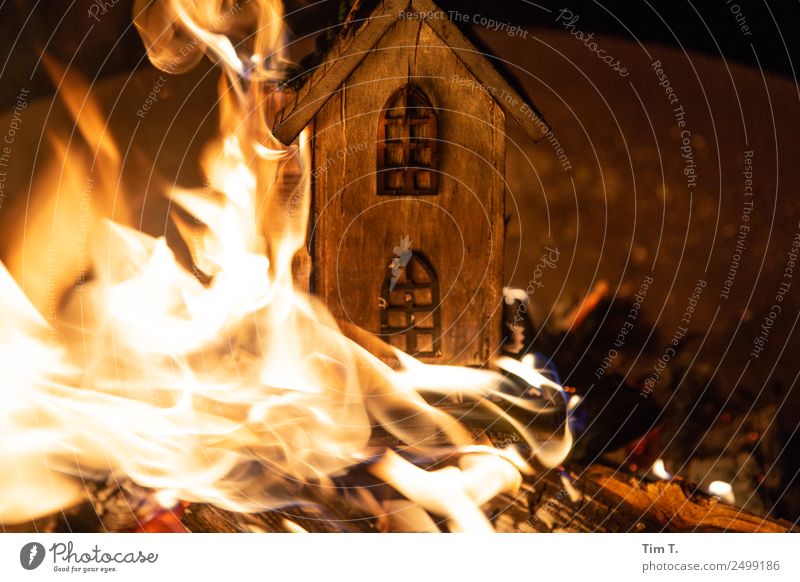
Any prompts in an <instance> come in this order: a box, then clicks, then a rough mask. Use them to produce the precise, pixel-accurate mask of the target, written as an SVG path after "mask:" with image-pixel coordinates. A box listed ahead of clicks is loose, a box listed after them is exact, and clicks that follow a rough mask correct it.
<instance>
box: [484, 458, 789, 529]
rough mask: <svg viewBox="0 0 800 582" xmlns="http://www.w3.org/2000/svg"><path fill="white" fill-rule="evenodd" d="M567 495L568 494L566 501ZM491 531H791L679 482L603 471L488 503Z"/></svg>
mask: <svg viewBox="0 0 800 582" xmlns="http://www.w3.org/2000/svg"><path fill="white" fill-rule="evenodd" d="M570 493H572V494H573V496H572V497H570ZM493 506H494V508H495V511H496V514H495V526H496V527H497V528H498V529H499V530H500V531H512V532H513V531H521V532H525V531H528V532H551V531H553V532H606V533H607V532H672V533H678V532H706V533H708V532H748V533H765V532H770V533H776V532H787V531H795V529H796V528H795V527H794V526H793V525H792V524H791V523H789V522H787V521H785V520H781V519H772V518H769V517H762V516H758V515H754V514H752V513H750V512H747V511H744V510H742V509H740V508H738V507H735V506H732V505H728V504H726V503H723V502H722V501H720V500H719V499H717V498H715V497H712V496H709V495H707V494H705V493H703V492H701V491H698V490H697V489H696V488H695V487H694V486H692V485H691V484H689V483H687V482H685V481H682V480H680V479H673V480H671V481H655V482H652V481H645V480H642V479H639V478H637V477H634V476H632V475H629V474H624V473H619V472H615V471H614V470H613V469H610V468H608V467H603V466H592V467H589V468H588V469H586V470H585V471H583V472H580V473H579V474H578V475H577V478H574V472H573V476H569V475H567V474H566V473H565V472H563V471H550V472H548V473H546V474H544V475H539V476H537V477H535V478H534V479H533V480H531V481H530V482H529V483H528V484H526V485H525V486H524V487H523V491H522V492H520V494H518V495H517V496H508V495H506V496H503V497H502V498H498V499H497V500H495V501H494V503H493Z"/></svg>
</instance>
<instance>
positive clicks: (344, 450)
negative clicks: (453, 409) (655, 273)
mask: <svg viewBox="0 0 800 582" xmlns="http://www.w3.org/2000/svg"><path fill="white" fill-rule="evenodd" d="M238 6H239V5H238V4H236V5H233V4H230V3H229V2H225V1H222V0H209V1H208V2H195V1H194V0H191V1H190V0H164V1H162V2H155V3H151V2H145V1H142V0H140V1H137V2H136V4H135V7H134V14H135V22H136V25H137V27H138V29H139V31H140V33H141V35H142V38H143V39H144V40H145V43H146V45H147V48H148V53H149V56H150V58H151V61H152V62H153V63H154V64H155V65H156V66H157V67H159V68H161V69H162V70H165V71H167V72H171V73H175V72H180V71H184V70H186V69H188V68H190V67H191V66H193V65H194V64H196V63H197V62H198V60H199V59H200V58H201V57H202V55H203V54H204V53H205V54H208V55H209V56H211V57H212V58H213V59H214V60H215V61H217V62H218V63H219V64H220V66H221V67H222V69H223V75H222V78H221V81H220V99H221V105H220V125H221V134H220V137H219V138H218V139H217V140H216V141H215V142H214V143H211V144H209V145H208V147H207V149H206V152H205V154H204V157H203V160H202V166H203V169H204V171H205V173H206V176H207V179H208V184H209V185H210V189H208V188H207V189H204V190H200V189H197V190H191V189H183V188H179V187H177V186H176V187H174V188H172V189H170V190H169V191H167V192H165V195H166V196H169V197H170V199H171V200H172V202H174V203H175V204H176V205H177V206H178V207H180V209H182V211H183V212H175V213H174V215H173V218H174V220H175V221H176V224H177V225H178V227H179V229H180V232H181V233H182V236H183V239H184V242H185V243H186V245H187V246H188V248H189V250H190V252H191V257H192V263H193V264H191V265H189V266H187V265H184V264H182V263H181V261H179V260H178V259H177V258H176V255H175V254H174V253H173V250H172V249H171V248H170V247H169V246H168V245H167V242H166V240H165V239H164V238H163V237H162V238H153V237H151V236H148V235H146V234H144V233H142V232H140V231H138V230H135V229H132V228H129V227H128V226H125V225H123V224H122V223H120V222H114V221H110V220H105V219H100V218H99V217H100V216H103V215H105V216H108V215H109V214H111V213H110V212H109V211H108V209H94V210H93V213H92V218H91V223H90V225H89V231H90V235H91V236H90V239H91V256H90V257H88V258H87V261H89V266H90V267H91V273H92V277H91V279H90V280H89V281H88V282H86V284H79V285H78V286H77V287H74V288H72V289H69V290H68V291H67V292H65V300H64V301H61V299H60V298H59V300H58V302H57V303H58V304H59V305H63V307H59V308H58V317H57V318H52V321H50V318H49V317H48V318H47V319H45V318H44V317H43V316H42V315H41V314H40V311H41V310H42V309H43V307H42V306H43V305H44V303H45V302H47V301H48V293H52V291H47V290H45V291H43V290H42V289H40V288H38V287H36V286H35V285H33V284H32V283H31V284H30V285H29V284H27V283H26V285H25V289H26V291H27V292H28V293H29V294H28V296H26V294H25V293H23V292H22V290H21V289H20V287H19V286H18V285H17V283H16V282H15V280H14V278H16V279H17V280H18V281H23V282H28V281H35V280H36V277H38V276H39V274H38V273H37V272H36V269H37V268H38V267H39V266H40V265H39V264H38V263H36V262H33V263H30V262H29V261H28V262H26V261H24V260H23V258H24V252H25V251H24V249H26V248H27V249H28V250H29V253H33V251H31V250H30V249H31V248H33V249H34V250H36V248H35V245H36V244H38V243H37V239H36V233H37V231H36V229H35V228H33V229H32V230H31V231H30V232H28V234H27V238H26V245H27V246H22V247H21V248H22V249H23V250H22V251H21V253H20V255H19V256H18V257H15V259H14V260H12V261H10V262H9V266H10V268H11V272H12V274H13V275H14V278H12V276H11V275H10V274H9V272H7V271H6V269H5V268H4V267H2V265H0V303H2V305H3V310H2V312H1V314H0V389H1V390H3V403H4V407H3V409H2V411H0V443H1V446H0V451H2V452H0V456H1V457H0V463H2V466H3V467H4V471H3V474H2V477H0V522H3V523H15V522H24V521H28V520H31V519H34V518H36V517H38V516H41V515H44V514H47V513H50V512H53V511H56V510H58V509H60V508H63V507H66V506H69V505H71V504H74V503H76V502H78V501H80V500H81V498H82V496H83V495H84V493H83V491H84V487H83V480H84V479H94V478H100V477H106V476H107V475H108V474H117V475H120V476H122V475H124V476H126V477H127V478H129V479H131V480H132V481H133V482H135V483H136V484H137V485H139V486H141V487H145V488H150V489H153V490H155V491H157V492H158V493H157V499H158V500H159V501H160V502H161V503H162V504H164V505H171V504H173V503H175V502H176V501H177V500H182V501H200V502H206V503H212V504H215V505H217V506H219V507H223V508H226V509H230V510H235V511H260V510H265V509H268V508H271V507H278V506H281V505H283V504H285V503H286V502H287V501H288V500H291V498H292V495H293V491H295V489H296V487H295V484H298V483H312V484H314V483H316V484H323V485H324V484H326V483H328V482H329V479H330V478H331V477H335V476H337V475H340V474H342V473H343V472H344V471H346V470H347V469H348V468H350V467H352V466H355V465H359V464H362V463H371V467H370V471H371V473H372V474H373V475H375V476H377V477H379V478H380V479H382V480H383V481H385V482H387V483H389V484H391V485H392V486H393V487H394V488H395V489H396V490H397V491H399V492H400V493H401V494H403V495H404V496H405V497H406V498H407V499H408V500H409V501H410V502H411V503H407V504H405V503H400V504H399V505H398V502H397V501H396V500H395V501H392V502H387V505H386V506H383V507H381V506H378V507H375V508H373V509H374V510H375V511H383V512H385V513H386V514H389V515H390V516H391V515H393V514H394V515H395V516H394V518H392V517H390V518H389V519H388V520H387V521H386V523H387V524H388V525H387V528H391V527H392V525H393V524H394V525H396V527H397V529H419V530H426V529H427V530H429V529H431V528H432V527H433V522H432V521H431V519H430V517H428V514H426V513H425V512H423V511H421V510H420V507H421V508H423V509H424V510H426V511H427V512H430V513H431V514H434V515H436V516H441V517H443V518H445V519H446V520H447V522H448V524H449V526H450V528H451V529H454V530H486V529H490V528H491V526H490V524H489V522H488V520H487V519H486V517H485V516H484V514H483V513H482V512H481V510H480V507H481V505H483V504H485V503H486V502H487V501H489V500H490V499H491V498H492V497H494V496H495V495H497V494H499V493H501V492H513V491H515V490H516V489H517V488H518V487H519V485H520V483H521V479H522V475H523V474H529V473H531V472H532V468H531V467H530V465H529V463H528V460H529V459H527V458H526V457H525V456H523V454H522V449H518V448H517V447H516V445H512V446H510V447H507V448H504V449H502V450H500V449H496V448H493V447H491V446H487V445H485V444H476V443H475V442H474V438H473V433H472V431H471V430H469V429H468V428H467V427H466V426H464V425H463V424H462V423H460V422H459V420H458V419H457V418H456V417H455V416H453V415H451V414H448V413H447V412H445V411H444V410H443V409H442V408H439V407H435V406H433V405H431V404H430V401H432V400H433V399H434V398H435V399H436V400H437V401H443V402H445V401H446V402H459V403H462V404H463V403H464V402H467V403H472V405H471V406H472V407H473V408H477V407H482V408H483V409H485V410H487V411H488V412H489V413H490V414H491V415H493V416H494V417H495V418H496V419H497V420H498V421H501V420H502V421H504V422H506V423H508V424H510V425H511V426H513V427H514V429H515V430H516V432H517V433H518V434H519V435H520V441H521V444H523V445H525V448H526V450H530V451H533V452H534V453H535V454H537V455H539V458H540V461H541V462H542V463H543V464H545V465H549V466H556V465H558V464H559V463H560V462H561V461H562V460H563V459H564V457H565V455H566V453H567V451H568V450H569V447H570V446H571V436H570V434H569V430H568V427H567V424H566V422H564V415H565V414H566V411H567V406H566V405H565V404H564V399H563V395H562V392H561V389H560V386H558V385H557V384H555V383H553V382H551V381H550V380H548V379H547V378H546V377H544V376H543V375H541V374H539V373H538V372H537V371H535V370H534V369H532V368H531V367H530V365H526V364H523V363H520V362H517V361H515V360H511V359H507V358H504V359H501V360H499V361H498V362H497V365H498V367H500V368H502V369H504V370H506V372H508V373H509V374H512V375H514V376H515V377H516V378H517V383H518V385H519V384H521V385H523V387H524V389H523V390H522V391H520V392H519V394H522V395H521V396H520V395H514V394H512V393H511V391H510V390H509V387H510V386H511V385H512V383H511V382H510V381H509V380H508V379H507V378H506V377H505V376H504V375H502V374H500V373H497V372H492V371H488V370H477V369H466V368H454V367H443V366H428V365H425V364H422V363H420V362H419V361H416V360H414V359H413V358H411V357H409V356H407V355H406V354H402V353H400V352H396V351H395V352H394V354H393V355H394V357H395V358H396V359H397V360H398V361H399V362H400V367H399V369H397V370H394V369H392V368H390V367H389V366H387V365H386V364H384V363H383V361H382V360H381V359H379V358H378V357H376V356H375V355H373V354H372V353H370V351H368V350H367V349H365V347H362V346H361V345H359V343H356V342H354V341H352V340H351V339H348V338H347V337H345V336H344V335H343V334H341V333H340V332H339V330H338V328H337V326H336V325H335V323H334V321H333V320H332V318H331V316H330V315H329V314H328V313H327V312H326V311H325V309H324V308H323V307H322V306H320V305H319V304H318V303H317V302H315V301H314V299H313V298H311V297H307V296H305V295H303V294H302V293H300V292H298V291H296V290H295V289H293V285H292V269H291V266H292V259H293V257H294V255H295V254H296V253H297V251H298V250H299V249H301V248H302V246H303V244H304V239H305V235H306V231H307V220H308V208H309V187H308V186H309V175H310V168H309V162H308V160H309V157H308V151H307V144H306V143H305V140H306V138H305V137H302V138H301V139H300V143H298V144H297V145H296V146H294V147H291V148H288V149H286V148H284V147H282V146H281V145H280V144H279V143H278V142H277V141H276V140H274V139H273V138H272V136H271V134H270V132H269V129H268V128H269V127H270V126H271V120H270V118H269V112H271V111H274V110H276V109H277V108H278V106H279V105H280V98H281V95H280V94H279V92H278V91H277V90H276V83H277V81H278V79H279V77H278V75H277V74H276V71H278V70H279V69H280V67H281V65H282V63H283V60H282V56H281V52H280V49H281V47H282V46H283V40H282V39H283V33H282V26H281V24H282V23H281V20H282V9H281V5H280V3H279V2H275V1H272V0H260V1H258V2H250V3H249V4H247V5H245V6H242V7H241V8H238ZM245 31H250V32H254V31H255V32H256V33H255V34H250V32H248V33H245ZM234 33H235V34H237V35H239V36H240V37H241V39H246V41H245V42H235V41H234V40H233V36H229V35H233V34H234ZM237 38H239V37H237ZM185 47H189V48H188V50H186V49H185ZM245 47H247V48H245ZM182 49H184V50H182ZM54 74H58V71H56V70H55V68H54ZM81 91H84V93H85V95H88V92H86V91H85V89H82V88H80V83H77V84H76V83H75V82H74V81H72V82H71V83H70V84H69V88H68V89H67V92H66V94H65V99H66V101H67V103H68V104H70V103H71V104H73V105H72V106H70V110H71V111H72V112H73V115H74V116H75V117H76V121H77V123H78V126H79V127H80V128H81V130H82V131H83V132H84V134H85V136H86V138H87V140H88V141H89V143H91V144H94V145H95V146H96V148H95V149H96V150H98V151H100V152H101V157H102V159H100V158H98V160H97V163H99V164H101V165H102V166H103V168H104V169H103V175H104V176H106V179H105V180H104V181H103V183H102V184H97V185H96V186H95V187H96V188H98V189H105V190H106V192H105V194H106V195H107V196H108V199H109V200H111V199H113V197H114V196H115V195H116V194H118V193H117V192H116V191H115V190H114V189H113V188H115V184H116V176H117V175H118V172H119V155H118V153H117V149H116V148H115V146H114V145H113V144H112V143H111V141H110V137H109V135H108V133H107V132H106V131H105V130H104V127H105V126H104V124H102V123H97V121H98V118H97V112H98V111H99V110H98V109H97V108H96V105H95V104H94V102H93V101H87V104H86V105H84V106H82V107H76V106H75V105H74V104H75V103H79V101H76V99H78V95H80V92H81ZM76 92H77V93H76ZM89 121H92V123H89ZM62 160H63V163H64V164H65V168H64V169H65V170H66V171H68V172H75V173H76V175H80V172H79V169H80V168H81V167H82V165H81V164H82V161H81V160H76V159H75V158H74V156H73V155H71V154H70V155H67V154H66V153H65V155H64V156H63V157H62ZM289 175H293V176H297V175H301V176H302V179H301V180H300V181H299V183H297V185H296V186H295V187H286V184H287V183H288V181H287V180H286V177H287V176H289ZM65 183H66V184H67V185H69V186H70V188H72V190H70V192H67V193H64V194H65V195H69V196H71V197H79V196H80V188H82V187H83V183H82V181H80V180H71V181H67V182H63V181H62V182H60V183H59V187H60V188H61V189H63V188H64V184H65ZM187 215H188V216H189V217H190V218H187ZM117 216H118V217H119V213H117ZM259 216H264V217H266V218H265V224H264V226H259V220H258V217H259ZM42 220H45V218H42ZM119 220H122V221H123V222H124V218H119ZM35 221H36V219H34V224H35ZM68 228H70V227H64V229H65V234H64V239H63V241H62V242H63V245H62V246H64V247H66V248H69V247H70V243H71V239H70V238H69V236H70V235H69V234H68V233H66V229H68ZM59 232H61V231H58V232H57V233H56V234H57V235H58V234H59ZM41 240H45V239H44V238H42V239H41ZM42 244H44V243H42ZM31 245H33V246H31ZM29 247H30V248H29ZM40 250H41V249H40ZM38 254H41V253H38ZM44 254H46V253H44ZM34 255H37V253H33V254H31V255H30V256H34ZM37 256H38V255H37ZM23 264H25V265H26V267H25V269H23V267H22V266H23ZM58 264H59V265H64V266H63V272H59V273H58V274H57V277H56V278H57V279H58V281H60V282H61V283H60V284H59V285H60V286H61V287H63V288H64V290H66V288H67V287H69V285H67V284H66V283H65V282H67V281H69V282H71V283H70V285H74V281H75V280H79V281H80V282H81V283H82V282H83V281H82V280H81V279H82V274H81V273H80V272H79V271H80V267H76V268H74V269H73V268H72V267H70V266H69V265H72V266H74V265H76V260H70V259H69V258H65V259H64V260H63V261H61V260H60V261H59V262H58ZM34 267H35V268H34ZM34 305H36V307H34ZM37 308H38V309H37ZM382 349H386V350H389V349H391V348H388V347H386V346H384V347H383V348H382ZM523 392H524V394H523ZM423 395H425V396H427V397H428V400H426V399H425V398H423ZM511 407H516V408H520V409H524V410H526V411H527V412H529V413H530V414H531V418H535V417H536V416H538V415H544V416H547V415H550V417H551V418H552V415H553V414H556V415H561V416H560V419H559V422H558V423H556V424H557V425H559V424H560V426H561V428H560V430H561V431H562V432H563V434H561V435H554V436H553V435H551V437H550V438H547V439H545V442H539V441H537V439H536V438H535V437H534V433H533V430H532V429H533V427H532V426H529V425H528V423H523V422H521V421H519V420H517V419H515V418H514V417H513V416H511V415H509V414H508V413H507V412H506V410H507V409H508V408H511ZM551 424H552V423H551ZM376 425H380V426H381V427H382V428H383V429H384V430H385V431H387V432H388V433H390V434H391V435H392V436H393V437H394V438H396V439H397V441H398V442H399V443H401V444H400V445H398V447H397V449H396V451H387V450H386V449H385V448H378V447H375V446H372V445H370V437H371V436H372V434H373V429H374V427H375V426H376ZM539 440H541V439H539ZM420 458H425V459H428V460H430V459H438V460H440V461H444V460H449V461H448V464H447V466H441V465H440V468H437V469H436V470H431V471H427V470H424V469H422V468H420V467H419V466H418V465H417V464H415V463H414V462H413V461H414V459H420ZM365 503H367V502H366V501H365ZM415 504H418V505H415ZM285 525H286V529H287V531H302V528H301V527H300V526H298V525H297V524H294V523H293V522H288V521H287V523H286V524H285Z"/></svg>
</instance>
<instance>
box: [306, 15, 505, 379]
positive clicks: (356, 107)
mask: <svg viewBox="0 0 800 582" xmlns="http://www.w3.org/2000/svg"><path fill="white" fill-rule="evenodd" d="M454 78H456V79H458V80H462V81H463V83H458V82H454V81H453V79H454ZM409 85H410V86H412V87H414V88H415V90H418V91H419V92H420V93H421V94H423V95H424V96H425V97H426V99H427V100H428V101H429V102H430V104H431V106H432V108H433V109H434V110H435V112H436V115H437V118H438V130H439V131H438V143H439V152H440V155H439V157H440V160H439V163H440V165H439V167H438V171H439V181H438V188H437V191H436V192H435V193H434V194H430V195H424V196H402V195H400V196H381V195H379V194H378V192H377V189H378V188H377V186H378V180H377V172H378V171H379V170H378V168H377V167H376V159H377V158H378V157H379V156H376V153H377V152H378V151H379V148H378V141H379V137H378V136H379V124H380V120H381V115H382V112H383V111H384V107H385V106H386V104H387V102H388V101H389V100H390V99H391V98H392V96H393V95H395V94H396V92H397V91H398V90H402V89H403V88H404V87H408V86H409ZM478 85H479V83H478V81H477V79H475V77H474V76H473V75H472V73H471V72H470V71H469V69H467V67H466V65H465V64H464V63H463V61H462V60H461V59H459V58H458V57H457V56H456V54H455V53H454V51H453V49H452V48H451V47H450V46H449V45H447V44H445V43H444V41H443V40H442V39H441V38H440V37H439V36H438V35H437V34H436V33H435V31H434V30H433V28H432V27H431V26H430V23H428V22H425V21H422V20H418V19H399V20H397V21H395V23H394V24H393V25H392V26H391V27H389V29H387V31H386V32H385V33H384V35H383V36H382V38H381V39H380V40H379V41H378V42H377V43H376V44H375V46H374V47H373V49H372V50H371V51H370V53H369V54H368V55H366V56H365V58H364V59H363V60H362V62H361V63H360V65H359V66H358V67H357V68H356V69H355V70H354V71H353V72H352V73H351V74H350V75H349V76H348V78H347V79H346V80H345V81H344V82H342V83H341V86H340V87H339V89H338V90H337V91H336V92H335V93H334V94H333V95H332V96H331V97H330V99H328V100H327V101H326V103H325V104H324V106H323V107H321V108H320V109H319V110H318V112H317V114H316V115H315V117H314V135H313V139H312V141H311V144H312V148H313V153H314V168H315V169H314V173H313V179H314V202H313V212H312V225H311V232H310V244H311V252H312V258H313V261H312V262H313V265H314V273H313V281H314V291H315V293H317V294H318V295H319V296H321V297H322V298H323V300H324V301H325V303H326V304H327V305H328V307H329V309H330V310H331V311H332V313H333V314H334V316H335V317H336V318H337V319H338V320H339V321H349V322H355V323H356V324H358V325H359V326H362V327H364V328H365V329H367V330H369V331H370V332H372V333H375V334H380V333H381V332H382V330H385V329H386V328H387V327H390V328H392V327H396V325H397V324H396V323H393V322H392V321H390V320H388V319H386V321H384V320H383V319H385V316H386V315H387V314H386V313H384V312H382V311H381V308H380V302H381V299H384V300H387V298H385V297H382V289H383V288H384V287H385V282H386V277H387V274H388V273H389V265H390V263H391V261H392V260H393V257H395V256H396V255H395V253H394V249H395V247H397V246H399V245H401V241H402V240H404V239H406V238H407V239H408V240H409V241H410V248H411V250H412V252H417V253H421V254H422V256H424V257H426V260H427V262H428V264H429V265H430V266H431V267H432V270H433V271H434V272H435V276H436V285H435V287H436V288H437V289H438V292H437V294H438V295H439V298H440V299H441V305H439V304H438V301H437V302H436V306H437V307H441V311H440V313H439V314H438V317H440V318H441V322H440V324H438V323H437V325H435V326H434V327H440V328H441V332H442V337H441V350H442V354H443V357H439V358H434V359H433V361H437V362H439V363H459V364H481V363H484V362H486V361H487V359H488V358H489V357H490V356H491V350H492V349H494V348H493V347H492V346H497V345H499V338H498V335H499V329H500V326H499V319H498V318H499V315H500V311H499V307H500V305H501V289H502V280H503V279H502V277H503V268H502V267H503V256H502V255H503V238H504V234H503V233H504V224H503V217H504V204H503V200H504V198H503V195H504V186H505V183H504V177H503V176H504V165H505V131H504V128H505V114H504V112H503V110H502V108H501V107H500V106H499V104H498V103H497V101H496V100H495V99H493V98H492V97H490V96H489V94H488V93H487V92H486V91H483V90H481V89H479V88H477V86H478ZM389 299H391V298H389ZM387 302H388V300H387ZM425 304H426V303H425V302H424V300H423V301H422V305H423V306H424V305H425ZM389 305H390V306H391V303H390V304H389ZM426 311H432V310H425V309H417V311H416V313H417V314H418V315H417V317H418V320H419V321H434V322H436V321H438V320H437V314H429V315H426ZM425 335H426V334H425V333H421V332H420V338H422V337H424V336H425ZM424 344H425V342H424V341H423V339H419V341H417V342H416V349H422V351H423V352H424V348H423V346H424ZM396 345H397V344H396ZM434 345H435V342H434ZM398 347H401V348H402V347H403V346H402V345H398ZM437 349H438V348H437ZM434 351H436V350H434ZM424 357H425V356H423V358H424Z"/></svg>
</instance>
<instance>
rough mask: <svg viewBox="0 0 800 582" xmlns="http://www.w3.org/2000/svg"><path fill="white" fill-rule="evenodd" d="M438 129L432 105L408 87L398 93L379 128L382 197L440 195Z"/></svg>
mask: <svg viewBox="0 0 800 582" xmlns="http://www.w3.org/2000/svg"><path fill="white" fill-rule="evenodd" d="M437 138H438V126H437V122H436V113H435V112H434V110H433V107H431V104H430V101H428V98H427V97H425V95H424V94H422V93H421V92H420V91H419V90H418V89H415V88H414V87H412V86H410V85H406V86H405V87H403V88H402V89H399V90H398V91H396V92H395V93H394V94H393V95H392V96H391V97H389V100H388V101H387V102H386V105H385V106H384V107H383V111H382V112H381V119H380V123H379V124H378V167H377V170H378V194H383V195H394V196H403V195H407V196H419V195H426V194H427V195H429V194H438V192H439V189H438V186H439V178H438V170H439V157H438V153H437Z"/></svg>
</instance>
